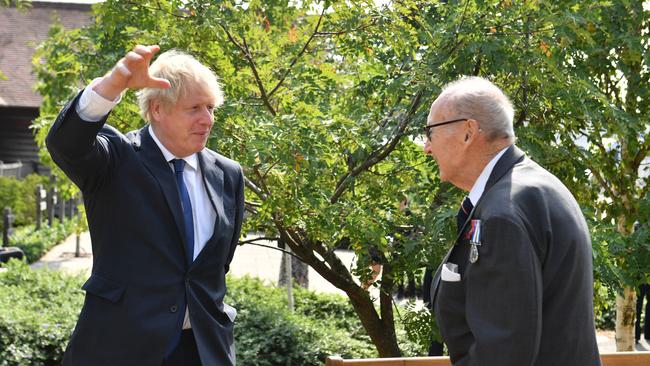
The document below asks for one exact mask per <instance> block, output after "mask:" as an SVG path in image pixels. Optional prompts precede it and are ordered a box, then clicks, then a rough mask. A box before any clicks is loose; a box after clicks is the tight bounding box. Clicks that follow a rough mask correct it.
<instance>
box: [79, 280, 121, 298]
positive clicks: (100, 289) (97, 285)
mask: <svg viewBox="0 0 650 366" xmlns="http://www.w3.org/2000/svg"><path fill="white" fill-rule="evenodd" d="M81 288H82V289H84V290H85V291H86V292H88V293H91V294H93V295H95V296H99V297H101V298H102V299H106V300H108V301H110V302H112V303H116V302H118V301H120V299H121V298H122V295H124V292H125V291H126V287H125V286H123V285H120V284H119V283H117V282H114V281H111V280H109V279H107V278H104V277H101V276H99V275H97V274H92V275H90V278H89V279H88V281H86V283H84V285H83V286H82V287H81Z"/></svg>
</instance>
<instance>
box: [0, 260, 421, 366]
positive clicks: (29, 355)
mask: <svg viewBox="0 0 650 366" xmlns="http://www.w3.org/2000/svg"><path fill="white" fill-rule="evenodd" d="M5 268H7V269H6V270H4V271H2V272H0V366H14V365H32V366H39V365H58V364H60V363H61V360H62V357H63V352H64V350H65V346H66V343H67V340H68V338H69V337H70V334H71V333H72V330H73V328H74V324H75V322H76V319H77V316H78V313H79V311H80V310H81V306H82V303H83V296H84V293H83V291H82V290H81V285H82V284H83V282H84V278H82V277H80V276H71V275H67V274H64V273H62V272H57V271H54V270H48V269H38V270H34V269H30V268H29V267H28V266H27V265H26V264H25V263H23V262H20V261H15V260H12V261H10V262H9V263H8V264H6V265H5ZM227 282H228V294H227V296H226V302H227V303H229V304H231V305H232V306H234V307H235V308H237V309H238V315H237V319H236V322H235V341H236V348H237V364H238V365H242V366H249V365H250V366H253V365H255V366H267V365H268V366H275V365H282V366H285V365H288V364H291V365H301V366H309V365H319V366H320V365H323V363H324V359H325V357H326V356H327V355H333V354H339V355H342V356H343V357H355V358H364V357H376V356H377V353H376V350H375V347H374V345H373V344H372V343H371V342H370V340H369V339H368V337H367V336H366V335H365V332H364V331H363V328H362V327H361V324H360V322H359V320H358V318H357V317H356V315H355V314H354V311H353V310H352V307H351V305H350V304H349V302H348V300H347V299H346V298H344V297H342V296H336V295H327V294H317V293H314V292H311V291H307V290H304V289H301V288H298V287H296V288H295V292H294V295H295V311H294V312H293V313H291V312H290V311H289V310H288V309H287V306H286V297H285V296H286V291H285V290H284V289H281V288H275V287H273V286H267V285H265V284H264V283H263V282H261V281H260V280H258V279H252V278H232V277H229V278H228V281H227ZM400 329H401V328H400ZM399 336H400V338H405V334H404V332H403V330H400V331H399ZM402 347H403V350H405V352H404V353H405V355H407V356H408V355H415V353H414V352H420V351H416V349H417V348H418V347H417V346H415V345H414V344H412V343H409V342H408V341H406V340H404V339H402ZM420 355H421V353H420Z"/></svg>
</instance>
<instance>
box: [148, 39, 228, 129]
mask: <svg viewBox="0 0 650 366" xmlns="http://www.w3.org/2000/svg"><path fill="white" fill-rule="evenodd" d="M149 73H150V74H151V75H152V76H154V77H158V78H163V79H166V80H168V81H169V83H170V84H171V88H168V89H160V88H143V89H140V90H139V91H138V92H137V93H136V95H137V97H138V105H139V106H140V115H141V116H142V118H144V119H145V120H146V121H147V122H152V118H151V117H152V116H151V111H150V108H149V107H150V105H151V101H153V100H156V101H158V102H160V103H161V104H162V106H163V108H165V109H166V110H167V111H169V108H171V107H172V106H174V105H175V104H176V102H178V99H179V98H181V97H182V96H186V95H188V94H189V93H190V92H191V91H192V90H193V89H195V88H197V87H199V88H201V89H203V90H205V91H207V92H208V93H210V94H212V96H213V97H214V108H217V107H219V106H221V105H222V104H223V91H222V89H221V85H220V84H219V79H218V78H217V75H215V73H214V72H212V70H210V69H209V68H208V67H207V66H205V65H203V64H202V63H200V62H199V61H198V60H197V59H195V58H194V57H192V56H190V55H189V54H187V53H185V52H182V51H178V50H169V51H166V52H163V53H161V54H160V56H158V58H157V59H156V60H155V61H154V62H153V63H152V64H151V66H150V67H149Z"/></svg>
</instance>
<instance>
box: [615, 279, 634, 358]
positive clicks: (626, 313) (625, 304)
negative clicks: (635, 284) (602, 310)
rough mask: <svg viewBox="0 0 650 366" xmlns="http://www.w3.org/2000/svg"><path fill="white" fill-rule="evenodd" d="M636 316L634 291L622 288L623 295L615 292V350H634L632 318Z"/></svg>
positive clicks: (629, 288)
mask: <svg viewBox="0 0 650 366" xmlns="http://www.w3.org/2000/svg"><path fill="white" fill-rule="evenodd" d="M635 316H636V292H635V291H634V289H633V288H631V287H627V286H626V287H624V288H623V296H621V295H620V294H616V351H617V352H627V351H634V320H635Z"/></svg>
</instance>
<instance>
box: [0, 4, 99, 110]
mask: <svg viewBox="0 0 650 366" xmlns="http://www.w3.org/2000/svg"><path fill="white" fill-rule="evenodd" d="M53 13H56V14H57V15H58V18H59V20H60V21H61V23H62V24H63V26H64V27H65V28H66V29H72V28H80V27H82V26H84V25H86V24H89V23H90V21H91V14H90V5H89V4H69V3H56V2H47V3H41V2H38V1H33V2H32V6H31V8H28V9H26V10H23V11H19V10H17V9H16V8H13V7H10V8H5V7H0V24H2V26H1V27H0V71H2V72H3V73H4V74H5V75H6V76H7V77H8V80H0V106H9V107H34V108H37V107H38V106H39V105H40V104H41V101H42V99H43V98H42V97H41V96H40V95H38V93H36V92H35V91H34V84H35V83H36V77H35V75H34V74H33V73H32V56H33V55H34V45H36V44H38V43H40V42H42V41H44V40H45V39H46V38H47V32H48V31H49V29H50V25H51V24H52V15H53Z"/></svg>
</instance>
